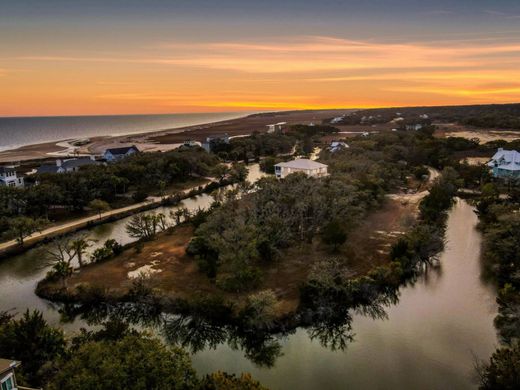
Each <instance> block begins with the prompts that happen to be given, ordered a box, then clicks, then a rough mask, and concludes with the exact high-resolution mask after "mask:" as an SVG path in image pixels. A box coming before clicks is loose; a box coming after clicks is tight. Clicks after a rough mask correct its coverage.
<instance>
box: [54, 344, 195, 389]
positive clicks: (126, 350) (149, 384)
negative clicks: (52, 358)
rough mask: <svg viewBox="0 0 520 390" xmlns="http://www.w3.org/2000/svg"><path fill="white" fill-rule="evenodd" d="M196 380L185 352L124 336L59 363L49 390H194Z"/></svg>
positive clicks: (88, 346)
mask: <svg viewBox="0 0 520 390" xmlns="http://www.w3.org/2000/svg"><path fill="white" fill-rule="evenodd" d="M197 386H198V379H197V377H196V375H195V371H194V370H193V368H192V366H191V361H190V358H189V356H188V354H187V353H186V352H184V351H183V350H181V349H179V348H167V347H166V346H165V345H164V344H162V343H161V342H160V341H159V340H156V339H153V338H148V337H144V336H140V335H128V336H125V337H124V338H122V339H120V340H115V341H110V340H104V341H94V342H88V343H86V344H84V345H81V346H80V347H79V348H78V349H77V350H76V351H75V352H74V353H73V354H72V356H71V357H70V358H69V359H66V360H64V361H63V362H62V364H61V367H60V370H59V372H58V373H57V374H56V376H55V377H54V378H53V379H52V381H51V383H50V385H49V387H48V388H49V389H50V390H58V389H75V390H90V389H98V390H104V389H107V390H127V389H134V390H151V389H157V390H159V389H172V390H174V389H195V388H196V387H197Z"/></svg>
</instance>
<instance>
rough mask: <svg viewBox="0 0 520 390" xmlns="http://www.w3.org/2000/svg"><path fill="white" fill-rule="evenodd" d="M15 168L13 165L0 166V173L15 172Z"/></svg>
mask: <svg viewBox="0 0 520 390" xmlns="http://www.w3.org/2000/svg"><path fill="white" fill-rule="evenodd" d="M15 171H16V169H14V168H13V167H5V166H4V167H0V173H7V172H15Z"/></svg>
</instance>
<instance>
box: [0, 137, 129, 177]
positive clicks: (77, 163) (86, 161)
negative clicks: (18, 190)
mask: <svg viewBox="0 0 520 390" xmlns="http://www.w3.org/2000/svg"><path fill="white" fill-rule="evenodd" d="M138 152H139V149H138V148H137V147H136V146H135V145H132V146H126V147H121V148H110V149H107V150H105V152H104V153H103V155H102V156H101V158H100V159H99V160H97V159H96V157H95V156H86V157H76V158H69V159H57V160H56V162H55V163H54V164H50V163H45V164H42V165H40V166H39V167H38V168H37V169H36V172H35V173H37V174H45V173H70V172H76V171H78V170H79V169H80V168H81V167H84V166H88V165H97V164H104V163H111V162H116V161H120V160H122V159H124V158H126V157H128V156H131V155H133V154H135V153H138ZM24 184H25V182H24V178H23V176H19V175H18V173H17V171H16V167H14V166H12V165H8V166H3V167H0V186H6V187H23V186H24Z"/></svg>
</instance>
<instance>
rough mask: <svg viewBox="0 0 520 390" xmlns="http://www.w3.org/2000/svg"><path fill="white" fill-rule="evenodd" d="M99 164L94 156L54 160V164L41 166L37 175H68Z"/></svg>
mask: <svg viewBox="0 0 520 390" xmlns="http://www.w3.org/2000/svg"><path fill="white" fill-rule="evenodd" d="M95 164H99V162H97V161H96V159H95V158H94V156H90V157H80V158H71V159H68V160H61V159H58V160H56V163H55V164H43V165H41V166H40V167H39V168H38V169H37V170H36V173H37V174H43V173H68V172H77V171H79V169H80V168H81V167H84V166H87V165H95Z"/></svg>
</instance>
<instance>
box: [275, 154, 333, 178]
mask: <svg viewBox="0 0 520 390" xmlns="http://www.w3.org/2000/svg"><path fill="white" fill-rule="evenodd" d="M327 169H328V166H327V165H325V164H322V163H319V162H317V161H312V160H308V159H305V158H299V159H296V160H292V161H287V162H282V163H278V164H276V165H275V166H274V173H275V175H276V177H277V178H279V179H283V178H285V177H286V176H287V175H290V174H291V173H297V172H302V173H305V174H306V175H307V176H309V177H323V176H327V175H328V172H327Z"/></svg>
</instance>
